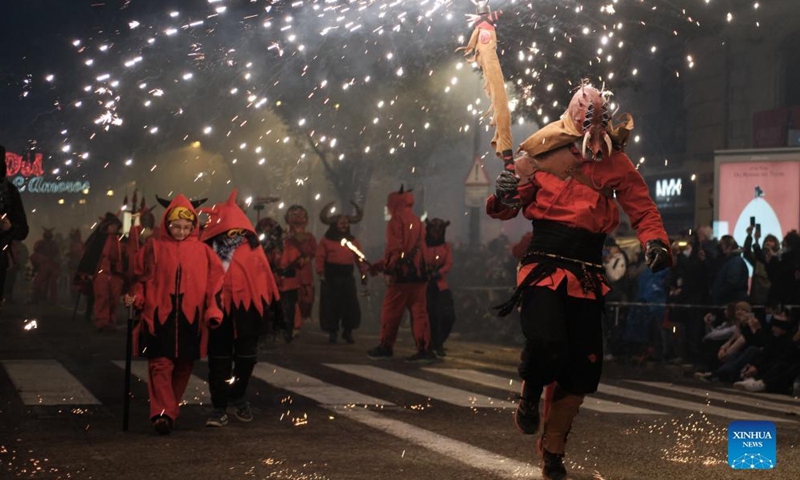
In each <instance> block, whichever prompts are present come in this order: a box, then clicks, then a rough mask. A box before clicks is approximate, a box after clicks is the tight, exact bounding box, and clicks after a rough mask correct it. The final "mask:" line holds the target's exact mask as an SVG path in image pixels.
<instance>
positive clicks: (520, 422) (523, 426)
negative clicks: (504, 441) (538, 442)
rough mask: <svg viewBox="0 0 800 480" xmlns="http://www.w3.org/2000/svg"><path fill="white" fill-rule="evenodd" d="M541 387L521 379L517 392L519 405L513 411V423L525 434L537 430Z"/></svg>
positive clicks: (539, 418)
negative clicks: (520, 385)
mask: <svg viewBox="0 0 800 480" xmlns="http://www.w3.org/2000/svg"><path fill="white" fill-rule="evenodd" d="M541 396H542V388H541V387H538V388H536V387H534V386H532V385H531V383H530V382H526V381H523V382H522V389H521V391H520V393H519V405H517V411H516V412H514V425H516V426H517V430H519V431H520V432H521V433H523V434H525V435H536V433H538V431H539V424H540V423H541V416H540V415H539V398H540V397H541Z"/></svg>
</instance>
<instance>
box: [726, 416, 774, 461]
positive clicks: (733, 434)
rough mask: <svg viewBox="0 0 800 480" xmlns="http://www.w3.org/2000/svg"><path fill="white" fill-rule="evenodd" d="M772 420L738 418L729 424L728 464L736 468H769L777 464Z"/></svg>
mask: <svg viewBox="0 0 800 480" xmlns="http://www.w3.org/2000/svg"><path fill="white" fill-rule="evenodd" d="M776 444H777V439H776V435H775V424H774V423H772V422H762V421H748V420H737V421H735V422H731V424H730V425H728V465H730V466H731V468H733V469H736V470H769V469H772V468H775V465H777V463H778V462H777V448H776V447H775V445H776Z"/></svg>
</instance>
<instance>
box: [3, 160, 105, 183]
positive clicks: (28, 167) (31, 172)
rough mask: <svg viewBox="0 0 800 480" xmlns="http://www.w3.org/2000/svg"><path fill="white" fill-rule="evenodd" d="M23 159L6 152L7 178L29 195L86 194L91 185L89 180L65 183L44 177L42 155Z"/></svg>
mask: <svg viewBox="0 0 800 480" xmlns="http://www.w3.org/2000/svg"><path fill="white" fill-rule="evenodd" d="M30 157H31V156H30V155H28V156H27V157H23V156H22V155H17V154H16V153H10V152H6V178H8V179H9V181H10V182H11V183H12V184H13V185H14V186H15V187H17V188H18V189H19V191H20V192H29V193H86V192H87V191H88V190H89V188H90V184H89V181H88V180H79V181H64V180H56V181H50V180H47V179H46V178H45V176H44V167H43V164H42V154H41V153H36V154H34V155H33V160H31V158H30Z"/></svg>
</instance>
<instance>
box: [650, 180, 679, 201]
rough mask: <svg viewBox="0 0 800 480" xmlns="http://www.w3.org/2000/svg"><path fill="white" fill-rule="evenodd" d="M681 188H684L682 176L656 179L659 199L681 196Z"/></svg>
mask: <svg viewBox="0 0 800 480" xmlns="http://www.w3.org/2000/svg"><path fill="white" fill-rule="evenodd" d="M681 190H683V182H681V179H680V178H669V179H666V178H665V179H662V180H656V198H657V199H667V198H671V197H680V196H681Z"/></svg>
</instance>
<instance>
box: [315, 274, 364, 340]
mask: <svg viewBox="0 0 800 480" xmlns="http://www.w3.org/2000/svg"><path fill="white" fill-rule="evenodd" d="M319 323H320V326H321V327H322V330H324V331H326V332H329V333H336V332H338V331H339V326H341V328H342V330H344V331H345V332H351V331H353V330H355V329H356V328H358V327H359V326H360V325H361V307H360V306H359V304H358V290H357V289H356V279H355V277H353V275H349V276H330V277H328V276H326V277H325V281H324V282H322V284H321V285H320V296H319Z"/></svg>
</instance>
